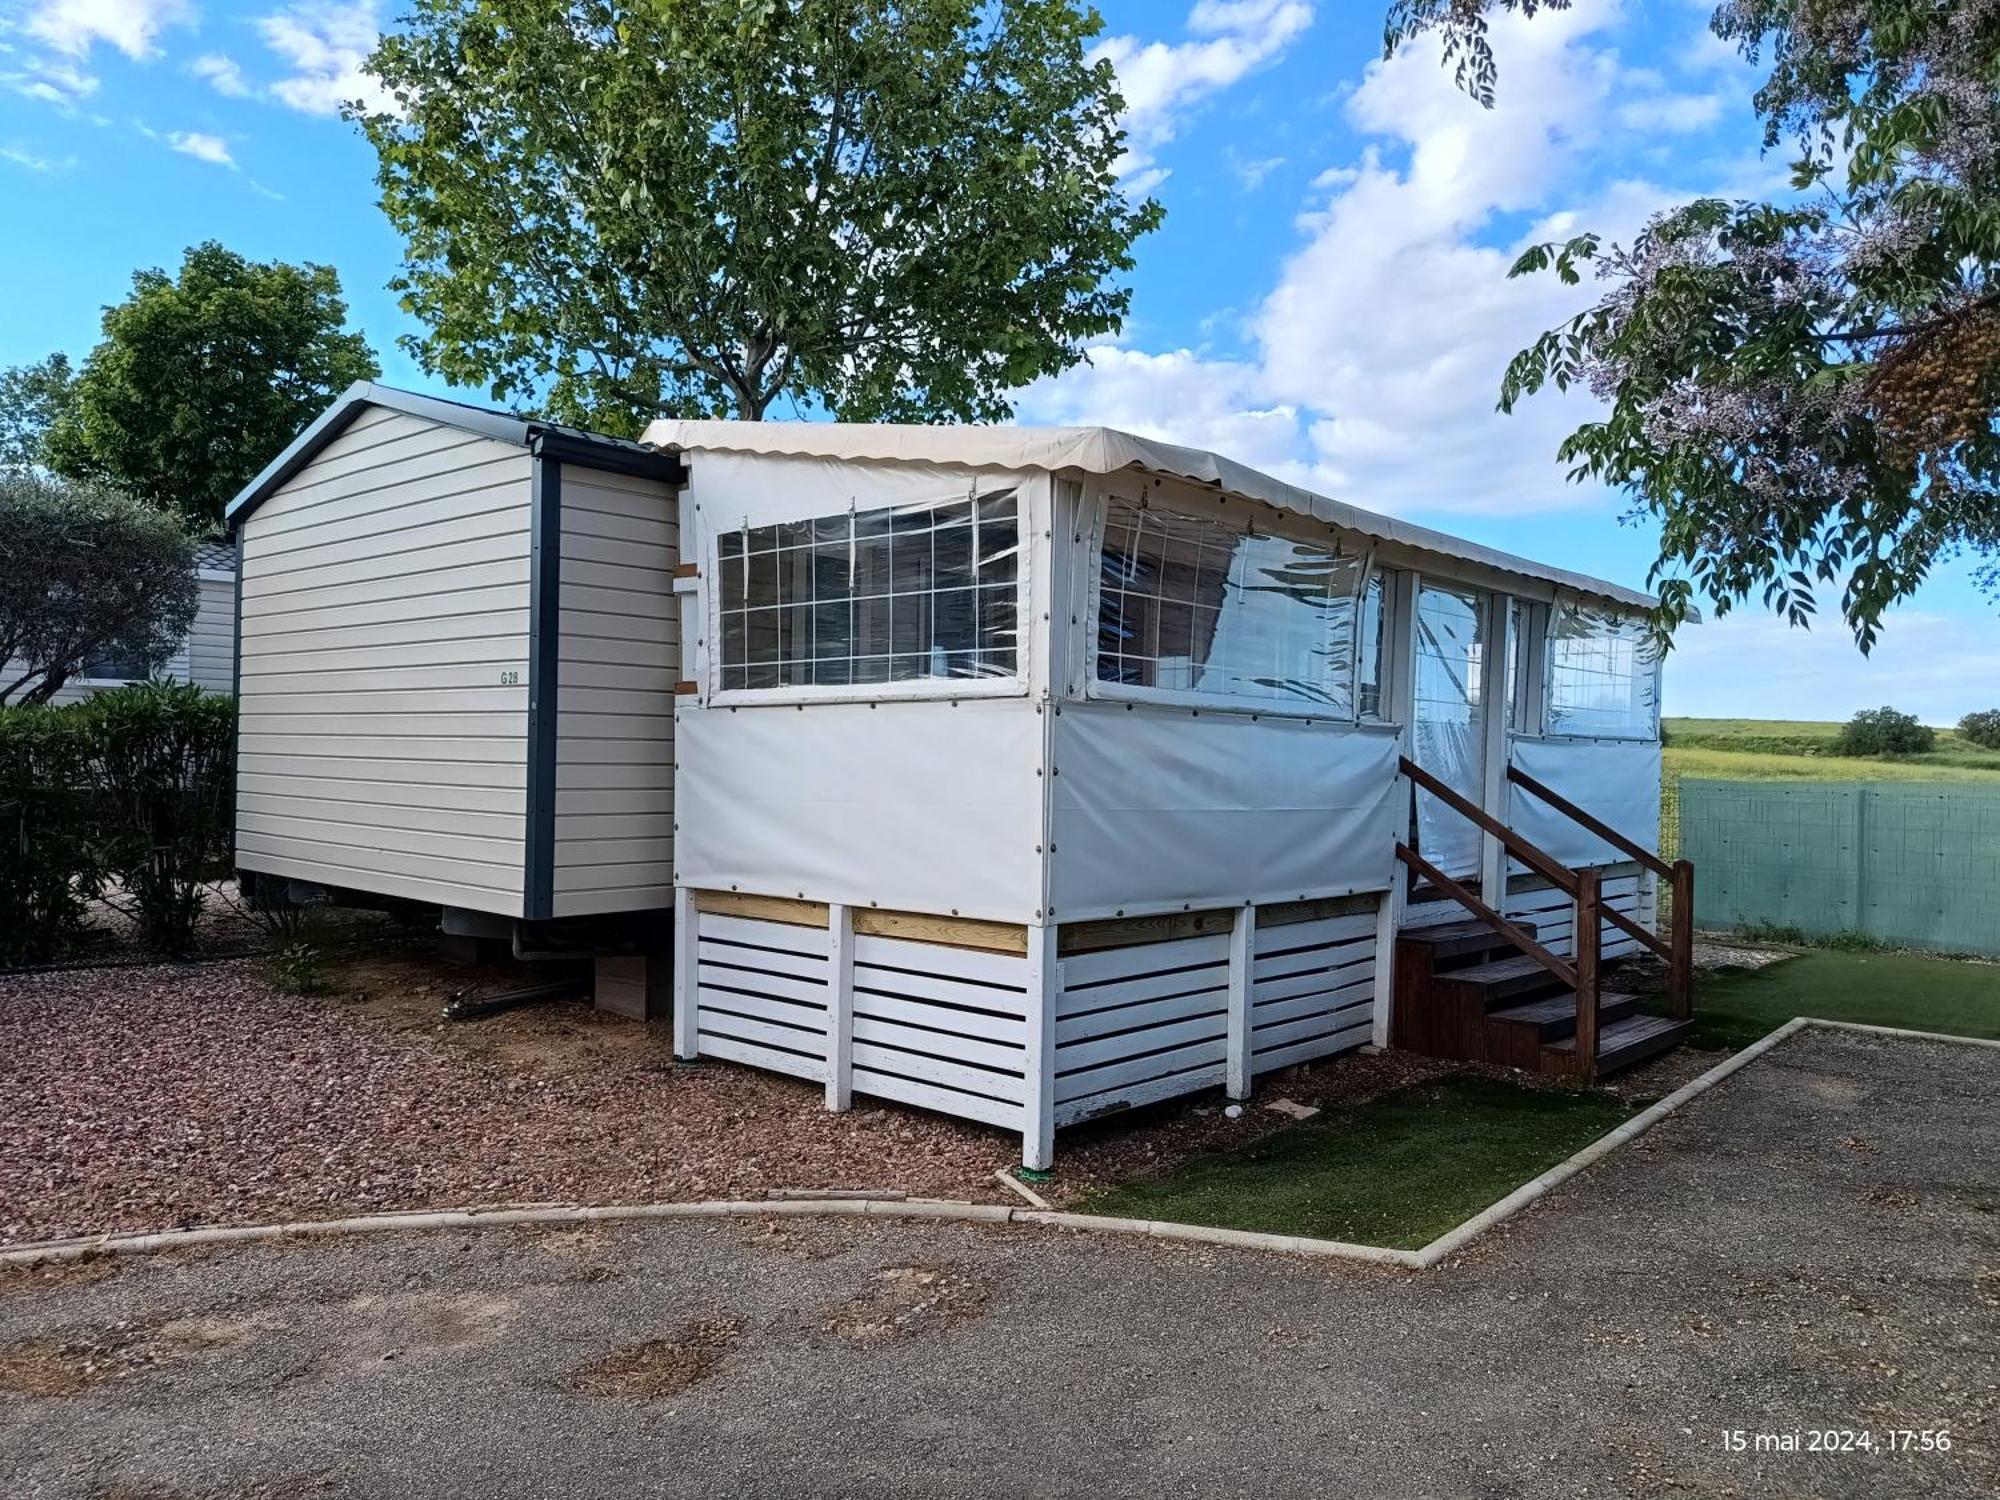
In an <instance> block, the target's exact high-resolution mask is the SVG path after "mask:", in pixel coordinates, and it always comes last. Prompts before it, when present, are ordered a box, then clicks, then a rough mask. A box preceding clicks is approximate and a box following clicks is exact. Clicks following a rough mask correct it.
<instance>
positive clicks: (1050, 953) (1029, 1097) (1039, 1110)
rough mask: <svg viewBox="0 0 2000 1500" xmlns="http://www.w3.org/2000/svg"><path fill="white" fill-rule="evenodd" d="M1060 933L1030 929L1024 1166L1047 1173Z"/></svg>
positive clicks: (1051, 1151) (1051, 1156) (1051, 1150)
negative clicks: (1057, 957) (1058, 938)
mask: <svg viewBox="0 0 2000 1500" xmlns="http://www.w3.org/2000/svg"><path fill="white" fill-rule="evenodd" d="M1057 951H1058V949H1057V945H1056V929H1055V928H1054V927H1053V926H1048V927H1030V928H1029V929H1028V1006H1027V1009H1028V1049H1027V1057H1026V1059H1025V1062H1026V1078H1025V1080H1024V1081H1025V1084H1026V1088H1025V1098H1024V1099H1023V1101H1022V1106H1021V1116H1022V1119H1021V1165H1022V1166H1024V1167H1027V1168H1029V1169H1030V1170H1031V1171H1037V1172H1046V1171H1047V1170H1048V1169H1049V1164H1050V1163H1051V1162H1053V1161H1054V1160H1055V1148H1056V1005H1057V1002H1058V1001H1059V1000H1060V998H1061V995H1062V977H1061V975H1062V971H1061V970H1060V969H1059V968H1058V967H1057V964H1056V954H1057Z"/></svg>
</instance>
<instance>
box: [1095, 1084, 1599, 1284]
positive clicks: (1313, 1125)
mask: <svg viewBox="0 0 2000 1500" xmlns="http://www.w3.org/2000/svg"><path fill="white" fill-rule="evenodd" d="M1633 1108H1634V1107H1633V1106H1631V1105H1629V1104H1627V1103H1625V1102H1624V1101H1621V1100H1619V1099H1616V1098H1614V1097H1612V1096H1611V1095H1608V1094H1599V1093H1585V1092H1580V1091H1574V1090H1569V1089H1546V1088H1543V1089H1532V1088H1522V1087H1519V1086H1518V1085H1515V1084H1510V1083H1499V1082H1495V1081H1492V1080H1489V1079H1484V1078H1447V1079H1443V1080H1441V1081H1439V1082H1437V1083H1429V1084H1419V1085H1416V1086H1415V1087H1412V1088H1407V1089H1399V1090H1398V1091H1396V1092H1395V1093H1393V1094H1386V1095H1384V1096H1383V1097H1381V1098H1379V1099H1374V1100H1370V1101H1368V1102H1366V1103H1363V1104H1358V1105H1353V1106H1350V1107H1346V1108H1341V1109H1338V1110H1329V1111H1328V1112H1327V1113H1326V1114H1325V1115H1323V1116H1321V1117H1320V1118H1318V1119H1314V1120H1308V1121H1306V1122H1305V1123H1303V1124H1300V1125H1295V1126H1292V1127H1291V1128H1289V1129H1286V1130H1281V1131H1278V1132H1276V1133H1275V1134H1273V1135H1269V1136H1266V1137H1265V1138H1264V1139H1263V1140H1261V1141H1256V1142H1253V1143H1252V1144H1250V1145H1248V1146H1244V1147H1242V1148H1241V1149H1239V1150H1236V1151H1230V1152H1225V1153H1222V1154H1220V1155H1216V1156H1203V1157H1197V1158H1195V1159H1194V1160H1192V1161H1189V1162H1185V1163H1183V1164H1182V1165H1180V1166H1178V1167H1176V1168H1174V1169H1173V1170H1171V1171H1169V1172H1167V1173H1164V1174H1163V1175H1161V1176H1158V1177H1148V1178H1144V1179H1141V1180H1137V1181H1133V1182H1127V1183H1121V1184H1119V1185H1118V1186H1116V1187H1111V1188H1103V1189H1099V1190H1098V1191H1097V1192H1095V1193H1092V1194H1091V1195H1090V1196H1089V1197H1088V1198H1087V1199H1086V1200H1085V1201H1084V1202H1083V1203H1082V1204H1080V1205H1079V1207H1080V1208H1081V1209H1082V1210H1083V1211H1084V1212H1086V1213H1099V1214H1111V1215H1116V1216H1119V1217H1123V1218H1134V1219H1170V1220H1176V1221H1178V1222H1180V1223H1184V1224H1212V1225H1216V1226H1219V1227H1222V1228H1227V1229H1256V1230H1263V1231H1265V1232H1267V1233H1270V1234H1301V1235H1312V1236H1316V1237H1318V1238H1321V1239H1335V1240H1349V1241H1352V1242H1355V1243H1357V1244H1364V1245H1387V1246H1390V1247H1393V1248H1396V1249H1404V1250H1414V1249H1417V1248H1418V1247H1420V1246H1423V1245H1426V1244H1429V1243H1430V1242H1431V1241H1432V1240H1434V1239H1436V1238H1437V1237H1438V1236H1439V1235H1440V1234H1443V1233H1444V1232H1445V1231H1446V1230H1448V1229H1451V1228H1453V1227H1454V1226H1455V1225H1457V1224H1460V1223H1462V1222H1463V1221H1464V1220H1466V1219H1468V1218H1470V1217H1471V1216H1472V1215H1473V1214H1475V1213H1477V1212H1479V1210H1480V1209H1482V1208H1485V1207H1486V1206H1487V1205H1488V1204H1489V1203H1492V1202H1494V1201H1495V1200H1496V1199H1499V1198H1502V1197H1504V1196H1506V1194H1508V1193H1509V1192H1511V1191H1512V1190H1513V1189H1515V1188H1516V1187H1519V1186H1520V1185H1521V1184H1522V1183H1523V1182H1526V1181H1528V1179H1530V1178H1532V1177H1535V1176H1537V1175H1539V1174H1540V1173H1542V1172H1545V1171H1547V1170H1548V1169H1549V1168H1550V1167H1552V1166H1554V1165H1555V1164H1556V1163H1557V1162H1559V1161H1562V1160H1563V1159H1564V1158H1566V1157H1569V1156H1571V1155H1574V1154H1575V1153H1576V1152H1577V1151H1578V1150H1580V1149H1581V1148H1582V1147H1584V1146H1586V1145H1588V1144H1589V1143H1590V1142H1591V1141H1594V1140H1596V1139H1597V1138H1598V1137H1599V1136H1601V1135H1603V1134H1604V1133H1605V1132H1606V1131H1607V1130H1610V1129H1611V1128H1612V1127H1614V1126H1616V1125H1618V1124H1619V1123H1620V1122H1622V1121H1623V1120H1625V1119H1626V1118H1627V1117H1628V1116H1629V1115H1630V1114H1631V1113H1632V1112H1633Z"/></svg>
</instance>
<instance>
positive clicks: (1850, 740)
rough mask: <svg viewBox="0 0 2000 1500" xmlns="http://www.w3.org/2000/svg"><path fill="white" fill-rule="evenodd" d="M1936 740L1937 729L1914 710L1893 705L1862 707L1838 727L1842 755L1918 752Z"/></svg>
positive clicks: (1907, 753)
mask: <svg viewBox="0 0 2000 1500" xmlns="http://www.w3.org/2000/svg"><path fill="white" fill-rule="evenodd" d="M1936 744H1937V732H1936V731H1935V730H1933V729H1932V728H1931V727H1930V726H1929V725H1928V724H1922V723H1919V722H1918V721H1917V717H1916V715H1915V714H1906V713H1901V712H1899V711H1898V710H1896V709H1893V708H1886V707H1885V708H1864V709H1862V710H1861V712H1860V713H1858V714H1856V715H1855V716H1854V717H1853V718H1851V719H1849V720H1848V721H1847V723H1846V724H1844V725H1843V726H1842V727H1841V731H1840V753H1841V754H1842V755H1922V754H1923V753H1924V752H1925V751H1927V750H1929V749H1931V748H1932V747H1933V746H1934V745H1936Z"/></svg>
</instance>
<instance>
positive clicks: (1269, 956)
mask: <svg viewBox="0 0 2000 1500" xmlns="http://www.w3.org/2000/svg"><path fill="white" fill-rule="evenodd" d="M1374 951H1375V937H1374V934H1373V933H1370V934H1369V935H1368V936H1366V937H1360V938H1350V939H1348V940H1347V941H1345V942H1340V943H1322V944H1320V945H1319V946H1318V947H1315V948H1301V949H1298V950H1296V951H1294V952H1290V953H1266V952H1264V951H1263V950H1262V949H1261V948H1259V949H1258V952H1257V963H1256V968H1255V971H1254V977H1256V978H1258V979H1282V978H1284V977H1285V976H1286V975H1287V974H1303V973H1305V972H1306V971H1308V970H1309V969H1312V968H1313V967H1315V966H1319V967H1326V966H1329V965H1339V964H1345V963H1353V962H1354V961H1355V960H1356V958H1357V957H1363V958H1365V957H1367V956H1369V955H1372V954H1373V953H1374Z"/></svg>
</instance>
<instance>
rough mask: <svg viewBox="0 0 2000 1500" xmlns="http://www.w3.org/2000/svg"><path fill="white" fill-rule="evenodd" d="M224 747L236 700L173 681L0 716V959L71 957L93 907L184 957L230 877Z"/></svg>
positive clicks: (231, 779)
mask: <svg viewBox="0 0 2000 1500" xmlns="http://www.w3.org/2000/svg"><path fill="white" fill-rule="evenodd" d="M235 738H236V700H235V699H233V698H229V697H225V696H221V695H218V694H215V693H205V692H203V691H202V690H201V689H200V688H197V687H193V686H190V685H188V684H186V683H145V684H140V685H136V686H133V687H126V688H119V689H116V690H114V691H111V692H105V693H99V694H98V695H97V696H96V697H94V698H91V699H88V700H86V701H84V702H82V703H71V704H65V705H62V706H59V707H48V706H45V705H37V706H32V707H12V708H0V963H4V964H22V963H39V962H45V961H47V960H49V959H54V958H60V957H62V956H63V955H64V954H66V953H69V952H72V951H74V950H75V949H77V948H78V947H79V946H81V945H82V944H83V942H84V941H85V939H86V938H87V936H88V931H89V926H88V916H89V908H90V905H91V903H92V902H93V901H96V900H99V899H101V900H103V901H104V902H105V903H106V904H107V905H109V906H111V907H112V908H114V909H115V910H118V911H121V912H123V913H124V914H126V915H127V916H130V917H131V918H132V919H133V920H135V921H136V922H137V923H138V926H139V935H140V940H141V942H143V943H144V944H145V946H146V947H148V948H150V949H152V950H154V951H155V952H159V953H166V954H173V955H180V954H185V953H187V952H189V951H190V950H191V949H192V948H193V946H194V937H195V928H196V925H197V923H198V922H199V920H200V916H201V911H202V903H203V887H204V886H205V885H207V884H208V883H209V882H212V881H215V880H218V879H221V878H222V877H223V876H224V875H226V873H227V871H228V867H229V857H230V845H231V838H230V834H231V815H232V812H233V810H234V807H235V800H236V789H235V772H234V759H235Z"/></svg>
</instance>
